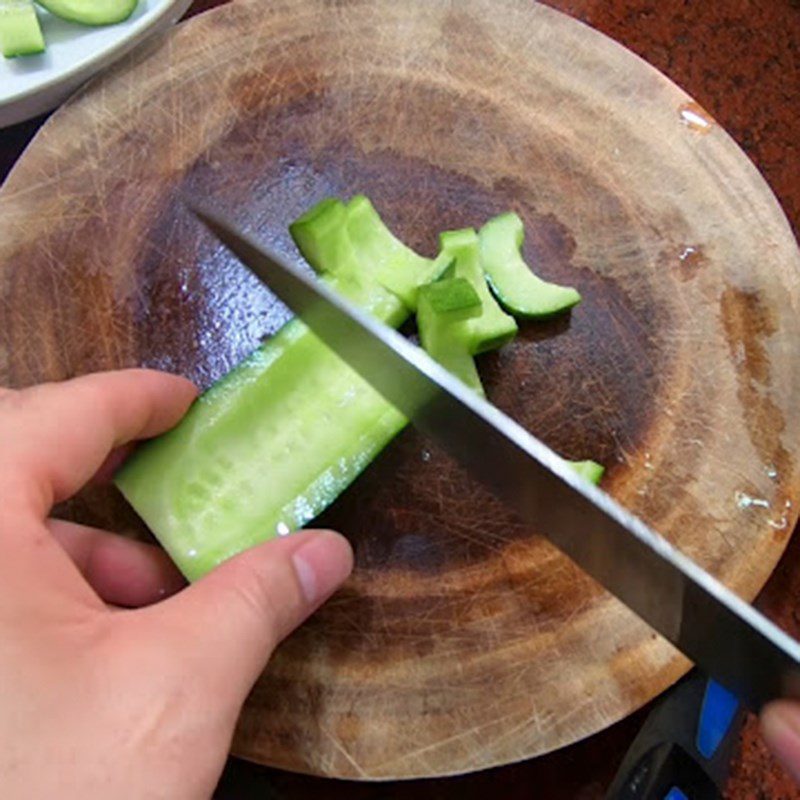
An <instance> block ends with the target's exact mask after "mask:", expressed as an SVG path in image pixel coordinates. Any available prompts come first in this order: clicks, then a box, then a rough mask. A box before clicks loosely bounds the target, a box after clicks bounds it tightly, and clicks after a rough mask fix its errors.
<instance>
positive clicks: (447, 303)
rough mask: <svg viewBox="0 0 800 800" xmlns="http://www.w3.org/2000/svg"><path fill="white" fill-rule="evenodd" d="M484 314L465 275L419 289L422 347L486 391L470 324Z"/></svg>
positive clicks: (450, 369) (444, 364) (419, 319)
mask: <svg viewBox="0 0 800 800" xmlns="http://www.w3.org/2000/svg"><path fill="white" fill-rule="evenodd" d="M480 313H481V301H480V298H479V297H478V293H477V292H476V291H475V289H474V288H473V286H472V284H471V283H470V282H469V281H467V280H466V279H465V278H449V279H446V280H442V281H439V282H438V283H431V284H429V285H428V286H423V287H422V288H421V289H420V291H419V303H418V306H417V326H418V327H419V336H420V340H421V342H422V346H423V347H424V348H425V350H426V351H427V352H428V354H429V355H430V356H431V357H432V358H434V359H435V360H436V361H438V362H439V363H440V364H441V365H442V366H443V367H444V368H445V369H447V370H448V371H449V372H451V373H452V374H453V375H455V376H456V377H457V378H458V379H459V380H461V381H463V382H464V383H465V384H466V385H467V386H469V387H470V388H471V389H474V390H475V391H476V392H478V393H479V394H480V395H483V394H484V391H483V384H482V383H481V379H480V376H479V375H478V370H477V368H476V367H475V359H474V358H473V357H472V354H471V353H470V343H471V339H472V337H471V330H470V327H469V323H470V321H471V320H472V319H474V318H475V317H477V316H479V315H480Z"/></svg>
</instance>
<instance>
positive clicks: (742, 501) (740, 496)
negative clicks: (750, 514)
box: [733, 492, 769, 509]
mask: <svg viewBox="0 0 800 800" xmlns="http://www.w3.org/2000/svg"><path fill="white" fill-rule="evenodd" d="M733 497H734V499H735V500H736V505H737V506H739V508H741V509H746V508H769V500H765V499H764V498H763V497H751V496H750V495H749V494H745V493H744V492H735V493H734V495H733Z"/></svg>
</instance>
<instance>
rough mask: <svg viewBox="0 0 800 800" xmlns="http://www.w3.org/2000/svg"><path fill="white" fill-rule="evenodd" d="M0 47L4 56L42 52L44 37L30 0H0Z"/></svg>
mask: <svg viewBox="0 0 800 800" xmlns="http://www.w3.org/2000/svg"><path fill="white" fill-rule="evenodd" d="M0 49H2V51H3V55H4V56H5V57H6V58H15V57H16V56H30V55H36V53H43V52H44V38H43V36H42V28H41V26H40V25H39V19H38V17H37V16H36V9H35V8H34V7H33V2H32V0H0Z"/></svg>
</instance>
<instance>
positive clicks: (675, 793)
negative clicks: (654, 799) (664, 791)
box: [664, 786, 689, 800]
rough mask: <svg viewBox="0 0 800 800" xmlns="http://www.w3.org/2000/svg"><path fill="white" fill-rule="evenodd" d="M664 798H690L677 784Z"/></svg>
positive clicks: (681, 799) (672, 799) (673, 799)
mask: <svg viewBox="0 0 800 800" xmlns="http://www.w3.org/2000/svg"><path fill="white" fill-rule="evenodd" d="M664 800H689V798H688V797H687V796H686V795H685V794H684V793H683V792H682V791H681V790H680V789H679V788H678V787H677V786H673V787H672V788H671V789H670V790H669V794H668V795H667V796H666V797H665V798H664Z"/></svg>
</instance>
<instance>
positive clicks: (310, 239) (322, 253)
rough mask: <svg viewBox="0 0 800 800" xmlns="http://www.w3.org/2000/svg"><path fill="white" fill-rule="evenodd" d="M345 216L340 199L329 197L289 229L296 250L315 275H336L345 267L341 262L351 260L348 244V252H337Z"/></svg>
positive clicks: (348, 245)
mask: <svg viewBox="0 0 800 800" xmlns="http://www.w3.org/2000/svg"><path fill="white" fill-rule="evenodd" d="M346 214H347V211H346V210H345V204H344V203H343V202H342V201H341V200H339V198H337V197H328V198H326V199H325V200H322V201H320V202H319V203H317V204H316V205H315V206H313V207H312V208H310V209H309V210H308V211H306V213H305V214H303V215H302V216H301V217H299V218H298V219H296V220H295V221H294V222H293V223H292V224H291V225H289V233H290V234H291V236H292V239H294V243H295V244H296V245H297V249H298V250H299V251H300V252H301V253H302V254H303V257H304V258H305V260H306V261H308V263H309V264H311V266H312V267H313V268H314V269H315V270H316V271H317V272H339V270H341V269H342V268H343V266H344V267H345V268H346V267H347V265H343V263H342V262H343V261H346V260H347V259H349V258H350V257H351V256H352V254H353V250H352V246H351V245H350V243H349V242H348V243H347V249H346V250H345V249H341V250H340V247H341V245H342V243H343V242H344V241H345V237H343V236H342V231H343V229H344V227H345V216H346ZM350 266H352V265H350Z"/></svg>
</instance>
